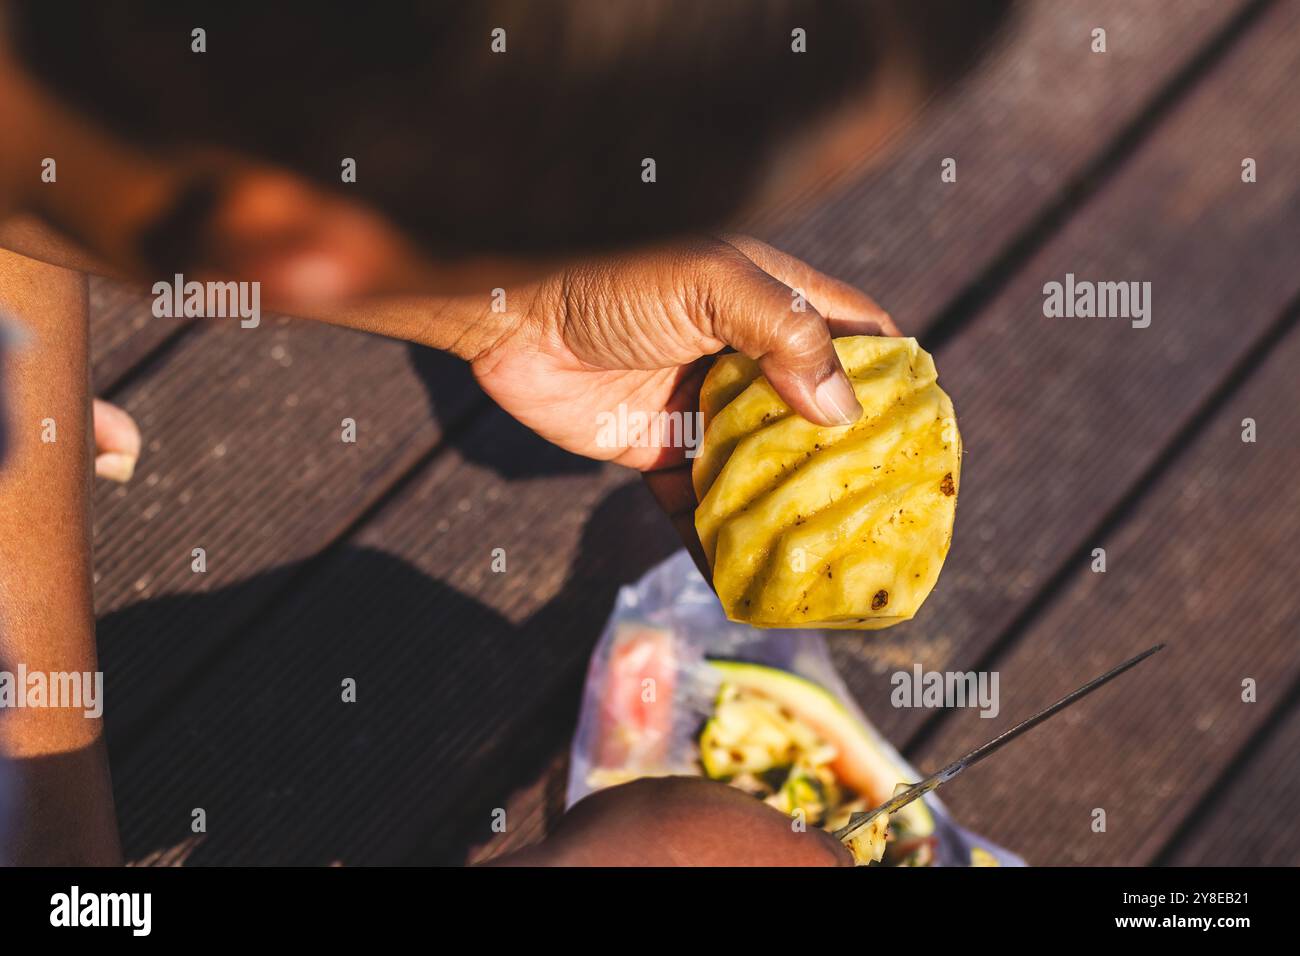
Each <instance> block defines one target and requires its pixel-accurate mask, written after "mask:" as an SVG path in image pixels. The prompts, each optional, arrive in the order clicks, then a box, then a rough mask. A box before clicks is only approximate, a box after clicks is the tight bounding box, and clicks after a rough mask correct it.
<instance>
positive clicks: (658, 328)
mask: <svg viewBox="0 0 1300 956" xmlns="http://www.w3.org/2000/svg"><path fill="white" fill-rule="evenodd" d="M508 301H510V302H511V308H510V310H509V311H510V313H511V314H510V316H509V318H510V321H509V322H506V323H503V328H504V329H505V332H504V333H503V334H502V335H501V336H500V337H499V338H496V339H495V340H494V341H493V342H491V343H490V344H489V345H487V346H486V347H484V348H483V349H482V350H481V351H477V352H475V353H474V354H471V355H469V356H467V357H469V358H470V360H471V364H472V367H473V370H474V374H475V376H476V377H477V378H478V381H479V383H480V384H481V385H482V386H483V388H484V390H485V391H486V392H487V393H488V394H489V395H491V396H492V397H493V398H494V399H495V400H496V401H497V403H498V404H500V405H501V407H502V408H504V409H505V410H506V411H508V412H509V413H510V414H512V415H513V416H514V417H515V418H517V419H519V420H520V421H521V422H523V423H524V424H525V425H527V426H528V427H530V428H531V429H533V430H534V431H535V432H537V433H538V434H539V435H541V436H542V437H543V438H546V439H547V440H549V441H551V442H553V443H555V444H557V445H559V446H561V447H563V448H566V449H568V450H570V451H574V452H577V453H578V454H582V455H586V456H589V457H592V458H599V459H605V460H611V461H616V462H619V463H620V464H624V465H628V466H629V467H632V468H636V469H639V470H641V471H643V472H646V473H647V478H646V480H647V482H648V484H649V485H650V488H651V491H652V492H653V493H654V494H655V496H656V497H657V498H658V499H659V501H660V504H661V505H663V507H664V508H665V510H666V511H667V512H668V513H669V515H670V516H671V517H672V518H673V521H674V524H676V525H677V527H678V530H679V532H680V533H681V534H682V537H683V540H685V541H686V542H687V544H688V546H689V547H691V548H692V550H693V552H695V553H696V556H697V560H699V558H700V555H699V553H698V552H699V548H698V540H697V539H696V536H695V531H694V522H693V513H694V509H695V505H696V501H695V494H694V490H693V488H692V486H691V482H690V472H689V461H688V460H687V459H686V454H685V452H686V449H685V448H684V447H649V446H646V445H644V444H635V443H627V442H623V443H619V442H613V443H611V442H609V441H607V440H604V439H605V437H606V436H605V435H603V434H602V431H601V428H600V424H599V423H600V421H601V415H602V413H607V414H610V415H617V414H618V412H619V409H620V407H622V409H623V410H624V411H625V412H626V414H627V415H632V414H634V413H644V414H646V415H648V416H652V417H653V416H656V415H659V414H660V413H673V412H677V413H679V414H684V415H693V414H694V413H695V412H696V411H697V410H698V401H699V389H700V383H701V381H702V380H703V377H704V373H705V371H706V370H707V367H708V362H707V361H701V360H703V359H705V358H706V357H707V356H711V355H713V354H715V353H717V352H720V351H722V350H723V349H724V348H726V347H727V346H730V347H732V348H734V349H735V350H736V351H738V352H742V353H744V354H745V355H748V356H750V357H751V358H754V359H757V360H758V362H759V365H760V367H761V368H762V370H763V373H764V375H765V376H766V377H767V379H768V381H769V382H771V383H772V386H773V388H775V389H776V391H777V393H778V394H780V396H781V397H782V398H783V399H785V400H786V401H787V402H788V403H789V404H790V406H791V407H792V408H793V409H794V410H795V411H796V412H798V413H799V414H800V415H803V416H804V417H805V418H807V419H809V420H811V421H815V422H817V423H819V424H823V425H835V424H848V423H850V422H852V421H854V420H856V418H857V417H858V415H859V414H860V413H861V407H860V406H859V404H858V402H857V399H856V398H855V397H854V394H853V389H852V387H851V386H850V385H849V382H848V378H847V377H846V376H845V374H844V370H843V368H842V367H841V365H840V363H839V359H838V358H837V357H836V354H835V350H834V348H833V346H832V344H831V338H832V336H842V335H897V334H899V333H898V329H897V328H896V327H895V325H894V323H893V321H892V320H891V319H890V317H889V316H888V315H887V314H886V313H885V312H884V311H883V310H882V309H881V308H880V307H879V306H878V305H876V303H875V302H874V301H872V299H871V298H870V297H869V296H867V295H866V294H865V293H863V292H860V291H858V290H857V289H855V288H853V287H852V286H849V285H847V284H846V283H843V282H840V281H838V280H836V279H832V278H830V277H829V276H826V275H823V274H822V273H820V272H818V271H817V270H815V269H813V268H812V267H811V266H809V265H807V264H806V263H803V262H801V261H799V260H798V259H795V258H794V257H792V256H788V255H786V254H785V253H782V252H779V251H778V250H776V249H773V248H772V247H771V246H769V245H767V244H765V243H763V242H759V241H758V240H756V239H751V238H747V237H742V236H728V237H726V238H722V239H713V238H704V239H698V240H695V241H693V242H690V243H687V244H683V245H675V246H670V247H666V248H663V249H659V250H656V251H653V252H649V253H642V254H636V255H632V254H628V255H624V256H618V257H614V258H610V259H603V260H596V261H592V262H586V263H582V264H579V265H576V266H572V267H569V268H567V269H565V270H563V271H561V272H559V273H557V274H556V275H554V276H552V277H550V278H548V279H546V280H544V281H543V282H541V283H538V284H537V285H536V286H533V287H530V288H529V289H526V290H522V291H521V292H518V293H511V294H510V295H509V296H508ZM800 305H802V306H803V308H802V309H800V308H799V306H800ZM621 437H626V436H621ZM697 437H698V436H697Z"/></svg>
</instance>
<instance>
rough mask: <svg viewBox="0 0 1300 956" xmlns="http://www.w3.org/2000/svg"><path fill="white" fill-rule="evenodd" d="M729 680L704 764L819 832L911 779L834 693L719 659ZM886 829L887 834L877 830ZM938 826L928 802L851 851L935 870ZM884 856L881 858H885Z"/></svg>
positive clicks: (703, 736) (704, 740)
mask: <svg viewBox="0 0 1300 956" xmlns="http://www.w3.org/2000/svg"><path fill="white" fill-rule="evenodd" d="M710 666H711V667H713V668H714V669H715V670H716V671H717V672H718V674H719V676H721V677H722V680H723V682H722V686H721V687H720V689H719V691H718V695H717V698H716V700H715V702H714V705H713V711H712V713H711V714H710V715H709V717H708V719H707V720H706V721H705V723H704V727H703V729H702V730H701V731H700V735H699V751H700V765H701V767H702V768H703V769H704V773H705V775H706V776H708V777H711V778H713V779H715V780H722V781H725V782H727V783H729V784H731V785H732V786H734V787H738V788H739V789H741V790H744V791H745V792H747V793H750V794H752V795H753V796H755V797H757V798H759V799H761V800H763V801H764V802H766V803H767V804H769V805H770V806H773V807H775V808H776V809H778V810H780V811H781V812H782V813H787V814H790V815H791V816H795V815H796V814H798V815H800V816H801V818H802V819H803V820H804V821H805V822H806V823H807V824H809V825H811V826H819V827H822V828H824V829H826V830H837V829H839V828H840V827H842V826H843V825H844V824H846V823H847V822H848V821H849V817H850V815H851V814H853V813H856V812H859V811H863V810H869V809H871V808H873V807H876V806H879V805H880V804H881V803H884V802H885V801H886V800H888V799H889V798H890V796H892V795H893V794H894V792H895V790H896V788H897V787H898V786H905V784H902V783H900V780H901V778H902V777H903V776H904V773H905V772H904V771H903V770H902V769H901V768H899V767H898V766H897V765H896V764H895V763H894V761H893V760H892V759H891V758H890V757H889V756H888V755H887V754H886V753H884V752H883V751H882V750H881V749H880V748H879V747H878V746H877V745H876V743H875V740H874V739H873V738H872V736H871V734H870V732H869V731H868V730H867V729H866V728H865V727H864V726H863V725H862V724H861V723H860V722H859V721H858V719H857V718H856V717H854V716H853V714H852V713H850V712H849V711H848V710H847V709H846V708H845V707H844V706H843V705H842V704H841V703H840V702H839V701H838V700H837V699H836V698H835V697H833V696H832V695H831V694H830V693H829V692H828V691H826V690H825V689H824V688H822V687H819V686H818V685H816V684H814V683H812V682H811V681H808V680H805V679H803V678H802V677H799V676H797V675H795V674H791V673H789V672H787V671H783V670H779V669H777V668H774V667H765V666H763V665H761V664H749V663H742V662H738V661H711V662H710ZM877 829H878V830H879V832H878V833H877V832H876V830H877ZM933 834H934V818H933V817H932V816H931V814H930V810H929V808H928V807H926V805H925V803H924V801H921V800H917V801H914V802H912V803H910V804H908V805H907V806H905V807H903V808H902V809H901V810H899V811H898V813H896V814H894V815H893V816H892V817H890V818H882V820H881V821H880V823H879V827H878V828H877V827H876V826H875V824H873V825H872V826H871V827H865V828H864V829H863V831H862V833H860V834H858V835H856V836H855V838H854V843H853V844H852V845H851V846H850V849H851V850H852V852H853V853H854V855H855V858H856V859H858V861H859V862H865V861H867V860H870V861H871V862H879V861H880V860H881V859H882V858H883V859H884V860H885V862H887V863H889V864H890V865H896V866H925V865H928V864H929V863H930V862H931V860H932V857H933ZM877 851H878V852H877Z"/></svg>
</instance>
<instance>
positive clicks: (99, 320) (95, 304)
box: [90, 276, 186, 396]
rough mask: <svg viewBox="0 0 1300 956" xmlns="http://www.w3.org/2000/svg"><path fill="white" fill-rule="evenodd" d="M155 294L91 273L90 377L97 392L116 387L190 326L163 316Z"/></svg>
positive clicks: (182, 320) (184, 322)
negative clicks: (155, 306) (158, 312)
mask: <svg viewBox="0 0 1300 956" xmlns="http://www.w3.org/2000/svg"><path fill="white" fill-rule="evenodd" d="M152 302H153V300H152V298H151V297H149V296H147V295H145V294H144V293H143V292H141V291H140V290H139V289H136V288H135V287H133V286H128V285H126V284H125V283H122V282H114V281H112V280H109V279H101V278H99V277H98V276H91V277H90V377H91V382H92V385H93V387H94V389H95V394H96V395H99V396H103V395H105V394H107V393H109V392H111V391H112V389H113V388H115V387H116V385H117V383H118V382H119V381H120V380H121V379H122V378H123V377H124V376H126V374H127V373H128V372H130V371H131V370H132V369H134V368H135V367H136V366H137V365H138V364H139V363H140V362H141V360H143V359H144V357H145V356H146V355H148V354H149V353H150V352H152V351H153V350H154V349H155V348H157V347H158V346H159V345H161V344H162V343H163V342H164V341H166V340H167V339H168V338H170V337H171V336H172V335H174V334H176V333H177V332H179V331H180V330H181V329H183V328H185V327H186V320H185V319H159V318H156V317H155V316H154V314H153V308H152Z"/></svg>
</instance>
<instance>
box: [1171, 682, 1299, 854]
mask: <svg viewBox="0 0 1300 956" xmlns="http://www.w3.org/2000/svg"><path fill="white" fill-rule="evenodd" d="M1259 744H1260V746H1259V749H1258V750H1253V751H1252V752H1251V753H1250V754H1249V757H1248V759H1247V760H1245V761H1244V762H1242V763H1241V765H1240V766H1233V767H1232V768H1230V769H1229V771H1228V772H1227V778H1226V780H1225V781H1223V782H1224V783H1226V788H1225V789H1224V791H1223V792H1221V793H1215V794H1214V800H1213V803H1212V805H1211V806H1210V807H1209V808H1207V810H1206V812H1205V813H1202V814H1194V815H1192V816H1190V817H1189V818H1188V819H1187V821H1185V831H1184V834H1183V836H1184V839H1182V840H1180V841H1179V843H1178V845H1177V847H1176V848H1175V850H1174V852H1173V853H1172V854H1170V853H1168V852H1166V853H1164V854H1162V855H1161V856H1160V858H1159V859H1160V861H1161V862H1166V863H1169V864H1172V865H1174V866H1225V865H1231V866H1297V865H1300V828H1297V827H1296V825H1295V821H1296V814H1297V812H1300V707H1296V706H1294V704H1293V705H1292V706H1291V708H1290V710H1289V712H1288V713H1287V714H1285V715H1284V716H1283V717H1282V719H1281V720H1280V721H1278V723H1277V726H1276V727H1273V728H1271V729H1270V730H1269V731H1268V732H1266V733H1265V734H1264V735H1263V739H1262V740H1260V741H1259Z"/></svg>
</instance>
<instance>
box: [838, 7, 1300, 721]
mask: <svg viewBox="0 0 1300 956" xmlns="http://www.w3.org/2000/svg"><path fill="white" fill-rule="evenodd" d="M1297 36H1300V5H1295V4H1287V5H1284V6H1281V7H1278V8H1275V9H1274V10H1273V11H1272V12H1271V13H1270V14H1269V15H1268V16H1267V17H1266V18H1265V19H1263V20H1262V21H1261V22H1260V23H1258V24H1257V25H1256V26H1255V27H1254V28H1252V30H1251V31H1250V33H1249V35H1248V36H1247V37H1245V38H1244V40H1243V42H1242V44H1241V45H1240V47H1239V48H1237V49H1235V50H1234V51H1233V53H1232V54H1231V55H1230V56H1229V58H1228V59H1226V60H1225V61H1224V62H1223V63H1222V64H1221V65H1220V66H1219V67H1218V68H1216V70H1215V71H1214V74H1213V75H1212V76H1211V77H1208V78H1207V79H1206V81H1205V82H1204V83H1203V84H1202V85H1201V86H1200V87H1198V89H1197V91H1196V93H1195V94H1194V95H1193V96H1191V97H1189V99H1188V100H1187V101H1186V102H1185V103H1184V104H1182V105H1181V106H1180V107H1179V109H1178V110H1177V111H1176V112H1175V113H1174V114H1173V115H1172V116H1171V118H1170V121H1169V123H1168V124H1167V125H1165V126H1163V127H1161V128H1160V129H1159V130H1158V131H1157V133H1156V134H1155V135H1154V136H1153V138H1152V139H1151V140H1150V141H1149V142H1148V143H1147V144H1146V145H1145V146H1144V147H1143V148H1142V149H1141V150H1140V151H1139V152H1138V153H1137V154H1136V155H1135V157H1134V158H1133V161H1132V162H1131V164H1130V165H1129V166H1128V167H1126V168H1125V169H1124V170H1123V171H1122V172H1121V173H1120V174H1118V175H1117V177H1116V178H1115V180H1114V181H1113V182H1112V183H1111V185H1110V186H1109V188H1108V189H1107V190H1106V191H1105V192H1103V193H1102V194H1101V195H1100V196H1098V197H1097V198H1096V199H1095V200H1094V201H1093V202H1091V203H1089V204H1088V205H1087V206H1086V207H1085V208H1084V209H1082V210H1081V211H1080V214H1079V215H1078V216H1077V217H1076V218H1075V219H1074V220H1073V221H1072V222H1071V223H1070V224H1069V225H1068V226H1067V227H1066V228H1065V229H1064V230H1063V231H1062V232H1061V234H1060V235H1059V236H1058V237H1056V238H1055V239H1054V240H1053V241H1052V242H1050V243H1049V244H1048V245H1046V246H1044V247H1043V249H1042V250H1041V251H1040V252H1039V253H1038V254H1036V255H1035V256H1034V257H1032V259H1031V260H1029V262H1028V263H1027V264H1026V265H1025V267H1024V269H1023V270H1022V272H1021V274H1020V275H1019V276H1017V278H1016V279H1015V280H1014V281H1013V282H1012V283H1010V284H1009V285H1008V286H1007V287H1006V289H1005V290H1004V291H1003V293H1002V294H1000V295H999V296H998V297H997V298H996V299H995V300H994V301H993V302H992V303H991V304H990V306H989V307H988V308H987V309H986V310H985V311H984V312H983V313H982V314H981V316H980V317H979V319H978V320H977V321H976V322H974V323H973V324H972V325H971V326H970V327H969V328H968V329H967V330H965V331H964V332H963V334H962V335H960V336H959V337H958V338H956V339H955V340H953V341H952V342H951V343H949V345H948V346H946V347H944V348H942V349H940V350H939V353H938V355H937V357H936V361H937V365H938V367H939V370H940V382H941V384H943V385H944V386H945V387H946V388H947V390H948V391H949V394H951V395H952V396H953V399H954V402H955V405H956V408H957V415H958V420H959V422H960V424H961V428H962V434H963V440H964V445H965V449H966V452H967V454H966V458H965V460H964V463H963V471H962V488H961V502H960V504H959V506H958V510H957V523H956V529H955V534H954V540H953V547H952V551H951V552H950V554H949V556H948V559H947V563H946V565H945V568H944V572H943V575H942V577H941V578H940V580H939V584H938V587H937V588H936V589H935V591H934V593H933V594H932V595H931V596H930V598H929V600H928V601H927V602H926V605H925V606H924V607H923V608H922V609H921V612H920V614H918V616H917V618H916V619H915V620H913V621H912V622H909V623H908V624H906V625H902V626H900V627H896V628H893V629H891V630H890V631H889V633H888V634H887V635H879V634H876V635H873V634H871V633H868V634H867V635H865V636H854V635H844V636H840V637H837V638H835V640H834V642H833V643H834V648H835V651H836V656H837V662H838V663H839V665H840V667H841V670H842V671H844V673H845V677H846V680H847V681H848V682H849V683H850V686H852V687H853V689H854V691H855V693H857V695H858V697H859V699H860V700H861V702H862V704H863V706H864V707H865V708H866V710H867V712H868V714H869V715H870V716H871V717H872V719H873V720H875V721H876V722H877V723H878V725H879V726H880V727H881V729H882V730H883V731H884V732H885V733H886V734H887V735H888V736H890V737H891V738H892V739H894V740H895V741H897V742H899V743H900V744H902V743H904V742H906V741H907V740H908V738H909V737H910V736H911V735H912V734H913V733H915V732H916V730H917V729H918V728H919V727H920V725H921V723H922V722H923V721H924V719H925V716H924V714H922V713H920V712H917V711H914V710H896V709H894V708H892V707H890V706H889V705H888V703H887V701H888V697H889V691H890V685H889V675H890V674H891V673H892V672H893V671H895V670H897V669H898V668H900V667H903V668H910V667H911V665H912V663H913V662H918V661H919V662H922V663H924V664H925V665H926V667H927V668H932V669H936V670H948V669H953V668H956V669H962V670H964V669H967V668H969V667H971V666H973V665H974V664H975V663H976V662H978V661H979V660H980V659H981V658H982V657H983V656H984V654H985V653H986V652H987V651H988V650H989V648H990V647H992V646H993V644H994V642H995V641H997V639H998V638H999V635H1001V634H1003V633H1004V632H1006V631H1007V629H1008V628H1010V627H1012V626H1013V624H1014V623H1015V622H1016V620H1017V618H1018V617H1019V616H1020V615H1022V614H1024V613H1025V612H1026V610H1027V609H1029V608H1031V607H1032V605H1033V602H1034V600H1035V598H1036V596H1037V595H1038V594H1039V593H1040V591H1041V589H1042V588H1043V586H1044V584H1045V583H1047V582H1048V581H1049V580H1051V579H1052V577H1053V575H1055V574H1057V573H1058V571H1060V570H1061V569H1064V572H1068V571H1070V570H1072V569H1073V567H1077V566H1084V565H1086V562H1087V560H1088V559H1087V552H1088V550H1090V549H1091V548H1092V547H1093V546H1095V545H1096V542H1094V541H1092V536H1093V534H1094V533H1095V532H1094V529H1097V528H1099V527H1101V526H1102V525H1103V524H1104V523H1105V521H1106V520H1107V517H1108V515H1110V514H1111V513H1112V511H1113V510H1114V509H1115V508H1117V507H1118V506H1119V505H1120V503H1121V502H1122V501H1123V499H1124V496H1125V494H1126V492H1127V491H1128V489H1130V488H1131V487H1132V486H1133V485H1134V483H1135V482H1136V481H1138V480H1140V479H1141V477H1142V476H1143V475H1144V474H1145V473H1147V472H1148V471H1149V470H1150V469H1152V468H1153V467H1155V466H1156V465H1158V463H1159V462H1160V460H1161V454H1162V449H1164V448H1165V446H1166V445H1167V444H1168V443H1169V442H1170V441H1172V440H1174V438H1175V436H1176V435H1177V434H1178V432H1179V429H1180V428H1181V427H1182V426H1183V425H1184V424H1186V423H1187V422H1189V421H1190V420H1192V418H1193V416H1194V415H1195V414H1196V412H1197V409H1198V405H1199V403H1200V402H1202V401H1203V400H1204V399H1205V397H1206V396H1208V395H1210V394H1211V393H1212V392H1213V390H1214V389H1215V387H1216V385H1217V384H1218V383H1220V382H1221V381H1222V380H1223V379H1224V377H1225V376H1226V375H1228V374H1229V371H1230V370H1231V369H1232V368H1233V366H1234V365H1235V363H1237V362H1238V361H1240V360H1241V358H1242V357H1243V356H1244V355H1245V354H1246V353H1247V352H1248V351H1249V349H1250V347H1251V345H1252V343H1253V342H1255V341H1256V340H1258V339H1259V338H1260V337H1261V336H1262V335H1263V334H1264V333H1265V330H1266V329H1267V328H1268V327H1269V326H1270V324H1271V323H1272V322H1273V321H1274V320H1275V319H1276V317H1277V316H1278V315H1279V314H1280V313H1281V312H1282V311H1283V309H1284V308H1285V307H1286V305H1287V303H1288V302H1289V300H1290V299H1291V297H1292V296H1293V295H1294V294H1295V292H1296V291H1297V288H1298V287H1300V249H1297V247H1296V244H1295V242H1294V239H1293V236H1294V231H1295V221H1296V209H1297V204H1300V182H1298V181H1297V180H1296V179H1295V177H1293V176H1291V175H1290V174H1289V172H1285V173H1284V172H1282V171H1283V170H1287V171H1289V170H1292V169H1295V168H1297V165H1300V127H1297V126H1296V125H1295V124H1278V123H1277V122H1276V104H1277V103H1278V102H1286V101H1290V100H1293V99H1294V98H1295V97H1297V96H1298V95H1300V80H1298V79H1297V76H1298V73H1297V71H1298V70H1300V45H1298V44H1297V43H1296V42H1295V38H1296V37H1297ZM1243 155H1249V156H1252V157H1254V158H1256V159H1257V161H1258V163H1259V166H1260V168H1270V169H1274V170H1276V171H1277V175H1274V176H1271V177H1269V179H1268V180H1267V181H1264V180H1261V181H1260V182H1257V183H1253V184H1246V183H1243V182H1242V181H1241V178H1240V169H1241V160H1242V157H1243ZM1067 273H1073V274H1075V275H1077V276H1078V277H1079V279H1081V280H1083V279H1088V280H1117V281H1118V280H1124V281H1128V280H1134V281H1150V282H1151V283H1152V286H1151V289H1152V302H1153V317H1152V322H1151V325H1150V327H1149V328H1133V327H1132V326H1131V324H1130V322H1129V321H1127V320H1124V319H1083V318H1074V319H1070V318H1046V317H1044V315H1043V303H1044V295H1043V287H1044V284H1045V283H1047V282H1050V281H1062V280H1064V277H1065V275H1066V274H1067ZM1081 550H1082V557H1081V556H1080V551H1081ZM1070 562H1077V563H1076V564H1074V565H1070Z"/></svg>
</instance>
